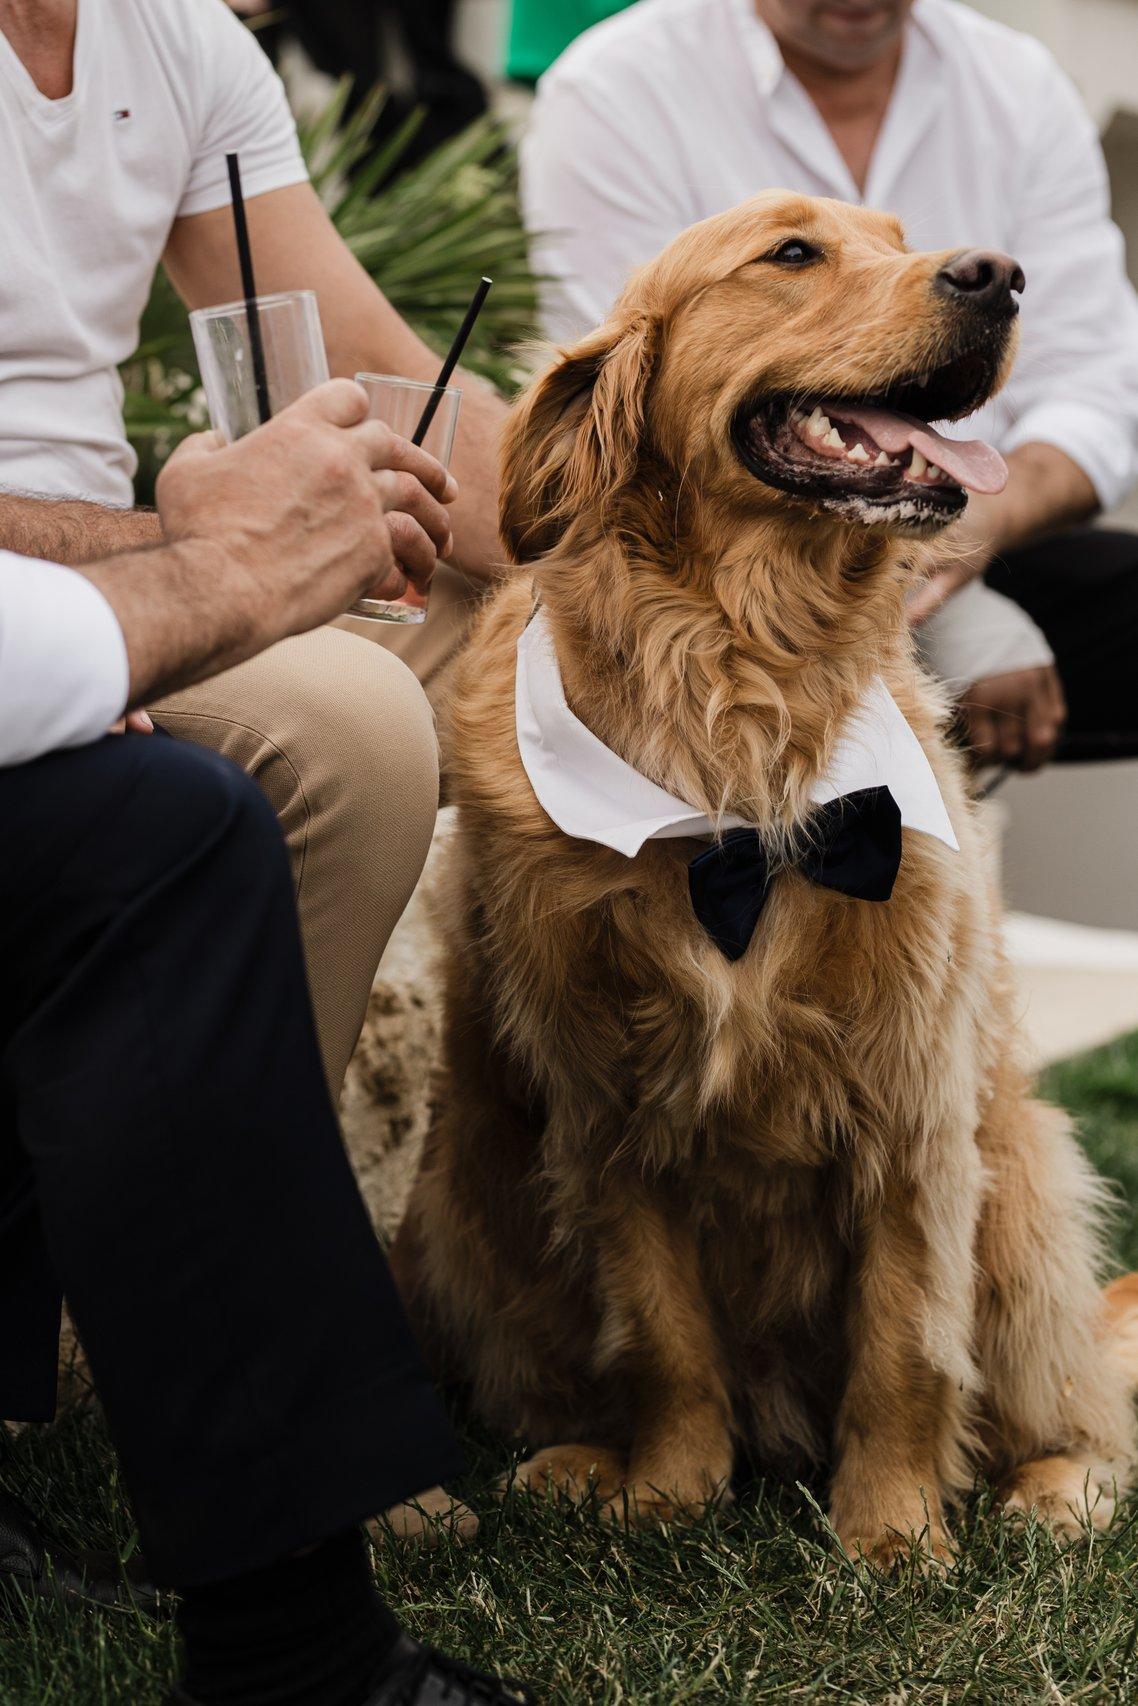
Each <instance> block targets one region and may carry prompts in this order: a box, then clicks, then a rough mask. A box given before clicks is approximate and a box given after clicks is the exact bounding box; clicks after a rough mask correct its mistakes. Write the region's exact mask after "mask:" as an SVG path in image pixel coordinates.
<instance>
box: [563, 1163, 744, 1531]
mask: <svg viewBox="0 0 1138 1706" xmlns="http://www.w3.org/2000/svg"><path fill="white" fill-rule="evenodd" d="M611 1196H612V1200H611V1201H610V1204H609V1205H608V1207H607V1209H606V1211H605V1213H604V1215H603V1220H602V1224H601V1225H600V1226H599V1227H598V1228H597V1232H598V1243H599V1259H598V1275H599V1282H600V1293H601V1306H602V1325H601V1332H600V1336H599V1339H598V1343H597V1349H596V1365H597V1370H598V1372H603V1373H604V1374H605V1375H606V1376H607V1377H608V1378H609V1379H617V1380H621V1381H625V1382H627V1383H628V1386H629V1390H630V1393H631V1398H632V1424H633V1426H632V1445H631V1453H630V1459H629V1469H628V1480H627V1483H626V1486H625V1487H624V1489H623V1490H622V1491H621V1493H620V1494H618V1495H617V1496H616V1497H614V1498H612V1499H610V1501H609V1502H608V1504H607V1505H606V1507H605V1514H606V1515H607V1516H608V1517H609V1518H610V1519H612V1520H614V1521H617V1522H623V1521H625V1520H626V1513H627V1520H628V1521H629V1522H634V1523H650V1522H653V1521H656V1522H667V1521H670V1520H672V1519H673V1518H675V1517H677V1516H681V1515H693V1514H696V1513H697V1512H699V1511H700V1510H702V1509H703V1508H704V1507H705V1506H706V1505H707V1503H708V1502H709V1501H710V1500H712V1499H720V1498H725V1497H727V1496H728V1492H729V1482H730V1476H731V1466H732V1455H733V1452H732V1436H731V1408H730V1399H729V1396H728V1384H727V1377H726V1372H725V1366H724V1358H723V1353H722V1350H721V1348H720V1345H719V1338H718V1334H717V1332H716V1328H715V1323H714V1320H713V1317H712V1312H711V1309H710V1307H709V1304H708V1301H707V1297H706V1295H705V1292H704V1287H703V1282H702V1278H701V1274H700V1263H699V1253H698V1247H697V1240H696V1234H695V1228H694V1226H693V1225H692V1223H691V1221H690V1219H689V1218H688V1216H687V1215H686V1214H685V1213H684V1209H683V1205H682V1204H681V1203H677V1202H671V1201H669V1200H668V1199H667V1197H665V1196H664V1194H663V1193H662V1192H660V1193H657V1192H656V1191H652V1190H649V1189H647V1188H645V1187H644V1186H643V1185H642V1184H641V1183H640V1182H639V1181H635V1182H630V1181H625V1182H624V1183H623V1185H622V1186H619V1187H615V1188H614V1189H613V1191H612V1193H611Z"/></svg>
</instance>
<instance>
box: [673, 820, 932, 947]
mask: <svg viewBox="0 0 1138 1706" xmlns="http://www.w3.org/2000/svg"><path fill="white" fill-rule="evenodd" d="M793 866H794V869H795V870H796V871H799V872H800V873H801V875H802V876H804V877H809V879H810V881H811V882H812V883H820V884H821V886H822V887H823V888H826V889H837V890H838V891H839V893H841V894H848V895H853V896H854V897H855V898H856V899H858V900H888V899H889V896H890V895H891V894H892V893H893V884H894V883H895V882H896V880H897V872H898V871H899V870H900V868H901V811H900V808H899V806H898V804H897V802H896V800H895V799H894V798H893V795H892V794H891V793H890V792H889V789H888V788H859V789H858V791H857V792H856V793H853V794H843V795H842V797H841V798H840V799H837V800H830V801H829V802H828V803H827V804H826V805H824V806H819V807H818V809H817V811H815V812H813V813H811V816H810V821H809V823H808V825H807V826H806V832H805V838H804V840H803V843H802V846H801V847H800V849H799V850H798V851H797V853H796V854H795V855H794V859H793ZM779 868H780V867H779V866H777V865H776V866H773V867H772V865H771V862H770V860H769V858H768V857H767V851H766V848H765V847H764V846H763V838H762V836H761V835H760V834H759V832H758V830H757V829H733V830H731V831H729V833H728V834H727V835H725V836H724V837H723V839H722V840H721V841H717V842H716V843H715V845H714V846H713V847H709V848H708V850H707V852H706V853H700V854H697V856H696V857H695V858H694V859H693V860H692V862H691V864H690V865H689V866H688V888H689V890H690V892H691V903H692V906H693V908H694V910H695V915H696V917H697V918H698V919H699V921H700V923H701V924H702V925H703V927H704V929H705V930H706V931H707V933H708V935H709V936H710V937H711V939H712V941H713V942H714V943H715V945H716V947H717V948H719V949H720V950H721V952H723V953H724V954H726V956H727V958H728V959H729V960H737V959H739V958H740V956H741V955H742V954H744V953H745V952H746V948H747V944H748V942H749V941H750V940H751V937H752V936H753V935H754V933H755V925H756V924H757V923H758V922H759V915H760V914H761V912H762V910H763V907H764V906H765V905H766V899H767V893H768V891H769V889H770V885H771V879H772V877H774V875H775V874H776V872H777V870H778V869H779Z"/></svg>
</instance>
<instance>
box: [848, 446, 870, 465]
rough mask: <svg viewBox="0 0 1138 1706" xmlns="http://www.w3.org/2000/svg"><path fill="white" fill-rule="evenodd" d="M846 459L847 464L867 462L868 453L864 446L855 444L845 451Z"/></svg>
mask: <svg viewBox="0 0 1138 1706" xmlns="http://www.w3.org/2000/svg"><path fill="white" fill-rule="evenodd" d="M846 459H847V461H849V462H868V461H869V451H868V450H867V449H866V448H865V445H864V444H855V445H853V446H851V448H850V449H849V450H847V451H846Z"/></svg>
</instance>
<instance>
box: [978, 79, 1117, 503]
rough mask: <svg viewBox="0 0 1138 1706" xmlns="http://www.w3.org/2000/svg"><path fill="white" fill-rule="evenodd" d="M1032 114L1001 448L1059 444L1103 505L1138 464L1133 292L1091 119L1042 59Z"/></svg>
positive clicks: (1018, 207) (1014, 241)
mask: <svg viewBox="0 0 1138 1706" xmlns="http://www.w3.org/2000/svg"><path fill="white" fill-rule="evenodd" d="M1030 116H1031V117H1033V118H1034V121H1035V123H1034V129H1033V135H1032V138H1031V141H1030V145H1029V146H1027V147H1025V148H1024V149H1023V151H1022V158H1023V160H1024V163H1025V172H1024V179H1023V182H1022V183H1021V184H1020V186H1019V193H1018V195H1017V197H1016V199H1015V202H1014V206H1015V214H1016V216H1015V221H1014V232H1013V235H1012V238H1011V241H1010V243H1009V248H1010V250H1011V253H1012V254H1013V255H1014V256H1015V257H1016V259H1017V260H1018V261H1019V262H1020V264H1021V265H1022V267H1023V270H1024V274H1025V276H1026V278H1027V289H1026V291H1025V292H1024V300H1023V309H1022V325H1023V341H1022V345H1021V350H1020V355H1019V358H1018V360H1017V362H1016V367H1015V374H1014V377H1013V379H1012V382H1011V384H1010V385H1009V387H1008V397H1007V400H1008V402H1009V404H1010V405H1011V406H1012V410H1013V424H1012V428H1011V432H1010V434H1009V435H1008V436H1007V437H1006V438H1005V439H1004V440H1003V441H1002V444H1001V448H1002V449H1003V450H1005V451H1007V450H1014V449H1015V448H1016V447H1017V446H1018V445H1021V444H1027V443H1030V442H1031V441H1033V440H1036V441H1042V442H1043V443H1046V444H1054V445H1056V446H1057V447H1058V448H1059V449H1060V450H1063V451H1065V452H1066V454H1067V455H1068V456H1070V457H1071V458H1072V460H1073V461H1075V462H1077V463H1078V465H1079V467H1080V468H1082V469H1083V471H1084V473H1086V475H1087V476H1088V478H1089V479H1090V481H1091V483H1092V484H1093V486H1094V488H1095V490H1096V492H1097V493H1098V497H1099V501H1100V503H1101V504H1102V506H1103V508H1104V509H1109V508H1111V507H1112V506H1113V505H1115V504H1116V503H1118V502H1119V501H1120V499H1121V498H1123V497H1124V496H1125V495H1126V492H1127V490H1128V489H1129V487H1130V486H1131V485H1132V484H1133V482H1134V479H1135V476H1136V474H1138V297H1136V296H1135V293H1134V288H1133V286H1132V285H1131V284H1130V282H1129V280H1128V278H1127V276H1126V261H1125V250H1124V245H1123V240H1122V234H1121V232H1120V231H1119V230H1118V228H1117V226H1115V225H1114V224H1113V223H1112V222H1111V218H1110V191H1109V184H1108V181H1107V174H1106V164H1105V162H1104V160H1103V156H1102V149H1101V147H1100V146H1099V140H1098V136H1097V134H1096V132H1095V128H1094V125H1093V124H1092V122H1091V119H1090V117H1089V115H1088V114H1087V112H1086V109H1085V108H1084V106H1083V104H1082V102H1081V100H1080V99H1079V96H1078V95H1077V93H1076V92H1075V89H1074V87H1073V86H1072V85H1071V83H1069V82H1068V80H1067V78H1066V77H1065V76H1064V74H1063V73H1062V72H1061V71H1060V70H1059V68H1058V66H1057V65H1055V63H1054V62H1053V61H1052V60H1050V58H1049V57H1048V60H1047V62H1046V66H1045V67H1044V74H1043V78H1042V81H1041V84H1040V87H1039V91H1038V102H1037V105H1036V110H1035V113H1034V114H1033V115H1030ZM1024 117H1025V119H1027V118H1028V117H1029V115H1028V114H1026V113H1025V115H1024Z"/></svg>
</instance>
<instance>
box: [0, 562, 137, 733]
mask: <svg viewBox="0 0 1138 1706" xmlns="http://www.w3.org/2000/svg"><path fill="white" fill-rule="evenodd" d="M129 676H130V671H129V666H128V662H127V652H126V643H125V641H124V639H123V635H122V629H121V628H120V627H119V624H118V618H117V617H116V616H115V613H114V611H113V610H112V609H111V607H110V605H109V604H108V603H107V600H106V599H105V598H104V597H103V595H102V593H101V592H100V591H99V589H98V587H96V586H93V585H92V583H91V582H90V581H89V580H87V579H86V577H85V576H83V575H81V574H77V573H76V572H75V570H74V569H65V568H61V567H60V565H59V564H58V563H45V562H41V561H39V559H38V558H33V557H20V556H17V555H16V553H15V552H14V551H0V765H9V764H23V763H25V762H27V761H28V760H29V759H33V758H39V757H40V756H41V754H43V753H45V752H53V751H55V749H56V748H57V747H64V746H85V745H86V744H87V743H88V742H89V741H93V740H98V739H99V737H100V736H101V735H104V734H105V733H106V732H107V729H108V728H109V727H110V725H111V724H112V723H113V722H115V721H116V720H117V719H118V718H119V717H121V716H122V713H123V710H124V708H125V706H126V700H127V692H128V688H129Z"/></svg>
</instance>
